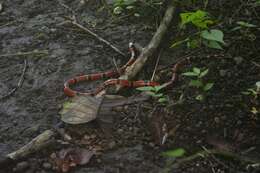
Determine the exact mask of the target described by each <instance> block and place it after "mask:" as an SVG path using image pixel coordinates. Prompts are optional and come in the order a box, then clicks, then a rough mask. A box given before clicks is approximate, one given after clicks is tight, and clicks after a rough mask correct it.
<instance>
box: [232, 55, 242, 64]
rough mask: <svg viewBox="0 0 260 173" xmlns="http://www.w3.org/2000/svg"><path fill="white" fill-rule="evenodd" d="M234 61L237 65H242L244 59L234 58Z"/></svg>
mask: <svg viewBox="0 0 260 173" xmlns="http://www.w3.org/2000/svg"><path fill="white" fill-rule="evenodd" d="M234 61H236V64H241V63H242V62H243V58H242V57H240V56H238V57H235V58H234Z"/></svg>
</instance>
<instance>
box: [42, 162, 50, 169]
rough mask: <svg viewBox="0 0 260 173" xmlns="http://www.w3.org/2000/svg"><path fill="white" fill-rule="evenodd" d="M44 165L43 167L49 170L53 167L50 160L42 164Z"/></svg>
mask: <svg viewBox="0 0 260 173" xmlns="http://www.w3.org/2000/svg"><path fill="white" fill-rule="evenodd" d="M42 167H43V168H44V169H46V170H49V169H51V168H52V165H51V164H50V163H49V162H44V163H43V164H42Z"/></svg>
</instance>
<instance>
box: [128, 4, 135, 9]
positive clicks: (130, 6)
mask: <svg viewBox="0 0 260 173" xmlns="http://www.w3.org/2000/svg"><path fill="white" fill-rule="evenodd" d="M134 8H135V6H132V5H129V6H127V7H126V9H128V10H131V9H134Z"/></svg>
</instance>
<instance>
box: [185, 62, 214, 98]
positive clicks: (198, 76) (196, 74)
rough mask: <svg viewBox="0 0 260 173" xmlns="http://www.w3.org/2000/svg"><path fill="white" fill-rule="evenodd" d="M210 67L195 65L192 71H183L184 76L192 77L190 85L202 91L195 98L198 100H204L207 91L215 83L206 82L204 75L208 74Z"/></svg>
mask: <svg viewBox="0 0 260 173" xmlns="http://www.w3.org/2000/svg"><path fill="white" fill-rule="evenodd" d="M208 72H209V69H205V70H202V69H200V68H198V67H194V68H193V69H192V71H188V72H185V73H182V75H183V76H187V77H190V78H192V79H191V80H190V82H189V86H190V87H194V88H197V89H198V90H199V92H200V94H198V95H197V96H196V97H195V98H196V100H200V101H202V100H204V94H205V92H208V91H209V90H210V89H211V88H212V87H213V86H214V83H206V82H204V79H203V78H204V77H205V76H206V75H207V74H208Z"/></svg>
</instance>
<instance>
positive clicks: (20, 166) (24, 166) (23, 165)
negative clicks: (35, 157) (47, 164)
mask: <svg viewBox="0 0 260 173" xmlns="http://www.w3.org/2000/svg"><path fill="white" fill-rule="evenodd" d="M27 168H29V163H28V162H26V161H23V162H20V163H18V164H17V165H16V167H15V168H14V169H15V170H14V172H15V171H16V172H21V171H24V170H25V169H27Z"/></svg>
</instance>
